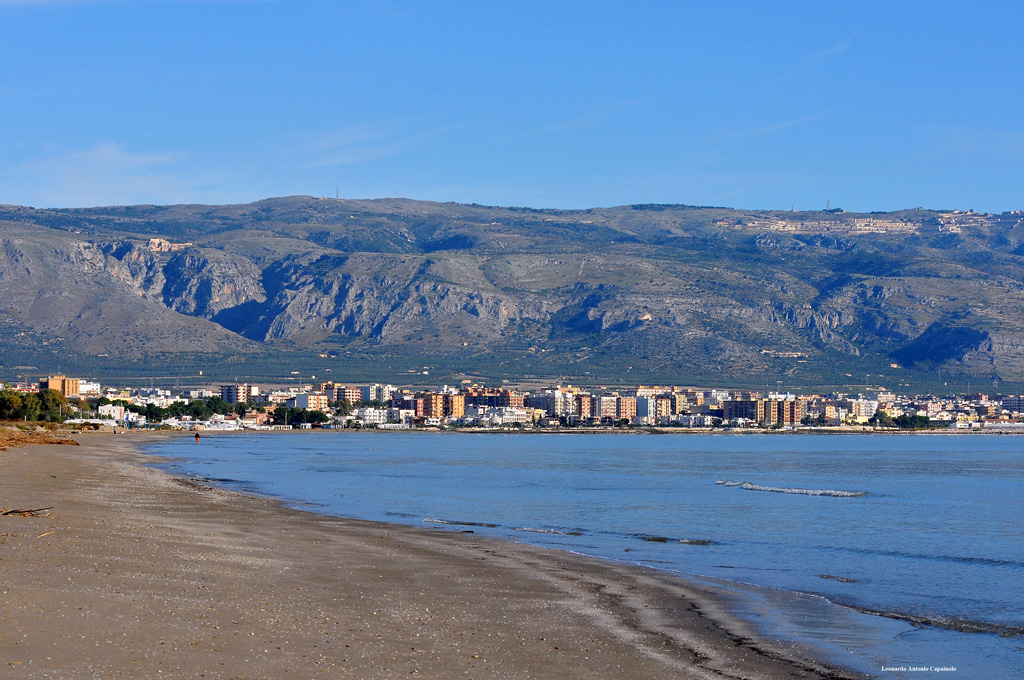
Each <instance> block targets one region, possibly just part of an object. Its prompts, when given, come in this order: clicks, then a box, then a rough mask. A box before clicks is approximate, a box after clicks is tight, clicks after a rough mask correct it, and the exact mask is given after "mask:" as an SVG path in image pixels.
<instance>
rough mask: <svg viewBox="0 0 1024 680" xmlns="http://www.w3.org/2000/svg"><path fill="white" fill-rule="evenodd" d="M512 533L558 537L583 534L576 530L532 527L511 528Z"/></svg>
mask: <svg viewBox="0 0 1024 680" xmlns="http://www.w3.org/2000/svg"><path fill="white" fill-rule="evenodd" d="M512 530H513V531H525V532H526V533H528V534H558V535H559V536H582V535H583V532H582V531H580V530H578V529H570V530H562V529H534V528H532V527H512Z"/></svg>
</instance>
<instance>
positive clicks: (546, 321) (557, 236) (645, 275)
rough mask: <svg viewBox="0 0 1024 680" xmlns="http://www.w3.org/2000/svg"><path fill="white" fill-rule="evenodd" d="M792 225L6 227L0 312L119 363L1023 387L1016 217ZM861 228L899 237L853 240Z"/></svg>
mask: <svg viewBox="0 0 1024 680" xmlns="http://www.w3.org/2000/svg"><path fill="white" fill-rule="evenodd" d="M797 217H800V218H801V219H803V220H804V222H800V221H799V220H797V218H796V217H794V216H793V214H791V213H781V214H779V215H774V214H771V213H747V212H742V211H733V210H725V209H713V208H688V207H685V206H653V207H652V206H626V207H623V208H615V209H602V210H592V211H531V210H522V209H501V208H485V207H483V206H461V205H454V204H433V203H418V202H414V201H404V200H389V201H325V200H317V199H309V198H301V197H297V198H291V199H275V200H271V201H262V202H259V203H256V204H252V205H243V206H213V207H211V206H174V207H166V208H164V207H152V206H141V207H127V208H110V209H91V210H77V211H76V210H69V211H36V210H32V209H27V208H9V207H8V208H0V295H2V296H0V314H7V315H9V316H10V317H11V318H13V319H15V320H16V321H17V322H18V323H20V324H22V325H24V326H25V327H27V328H29V329H30V332H38V333H40V334H50V335H53V336H56V337H60V338H62V339H63V340H64V341H65V342H67V343H70V344H71V345H72V346H74V347H77V348H79V349H81V350H82V351H88V352H99V351H112V352H119V353H125V354H126V355H132V354H139V353H144V352H164V353H174V352H194V351H209V352H233V353H239V352H241V353H247V352H257V351H260V352H262V351H282V352H284V351H289V350H290V349H294V348H307V347H314V348H316V347H323V348H330V347H336V348H344V347H358V348H360V349H361V351H364V352H370V353H372V352H374V351H377V352H389V351H400V352H405V353H408V354H423V355H428V356H438V355H445V356H449V357H453V358H455V359H458V358H459V357H464V358H466V360H467V361H469V360H470V358H471V357H481V356H487V357H488V360H504V361H507V362H512V364H513V365H514V363H515V361H516V357H523V356H527V355H530V356H534V357H543V361H541V364H542V365H546V366H548V367H550V370H551V371H552V372H562V371H563V370H570V369H571V370H578V369H582V367H583V366H585V365H587V364H588V362H593V363H595V364H601V365H603V366H606V367H608V366H610V367H615V366H619V367H623V370H626V369H629V370H632V368H631V367H632V365H633V364H643V365H645V366H647V367H648V368H649V369H650V370H651V371H655V372H660V373H662V374H667V375H668V376H675V378H676V379H680V378H683V377H685V376H687V375H700V376H707V375H716V376H721V377H722V378H730V377H736V376H743V375H769V374H779V373H784V374H786V375H789V376H800V375H805V376H807V380H808V381H810V380H812V378H813V375H814V374H815V372H817V373H819V374H820V373H822V372H823V371H840V372H842V371H843V369H844V368H847V369H849V370H847V371H846V372H847V373H852V372H854V371H859V372H863V371H865V370H867V369H866V367H867V368H870V369H871V370H873V371H875V370H878V368H879V367H888V365H889V364H890V363H899V364H902V365H906V366H911V367H915V366H916V367H919V369H920V368H926V367H932V368H939V369H942V370H946V371H949V372H969V373H972V374H974V375H979V376H989V377H991V376H998V377H1000V378H1002V379H1004V380H1007V379H1008V380H1024V362H1022V361H1021V359H1022V358H1024V341H1022V337H1024V336H1022V331H1024V312H1022V310H1024V256H1022V254H1020V253H1017V252H1016V250H1017V249H1019V248H1020V246H1021V243H1024V228H1022V226H1021V220H1020V216H1017V215H1001V216H971V218H970V219H971V220H972V221H971V222H970V226H969V227H965V228H958V229H959V231H957V232H951V231H949V230H948V229H947V230H945V231H944V230H943V229H944V226H943V225H945V224H947V223H945V222H943V221H942V220H943V219H950V218H948V217H945V216H943V215H942V214H936V213H929V212H928V211H913V212H908V213H899V214H890V215H887V216H883V217H879V216H871V217H870V218H868V217H864V216H854V215H851V216H839V217H837V216H835V215H825V216H822V215H820V214H810V215H806V214H800V215H798V216H797ZM773 220H774V222H773ZM794 220H796V221H795V222H794ZM828 220H831V221H828ZM843 220H846V221H847V222H848V224H849V229H847V230H846V231H843V229H844V227H843V224H846V223H845V222H843ZM855 220H860V222H856V221H855ZM873 221H874V222H873ZM876 222H877V223H884V224H897V223H898V224H901V225H905V224H915V225H918V226H917V227H915V229H914V230H909V231H908V229H905V228H902V227H901V231H899V232H898V233H885V232H884V231H876V232H868V233H863V231H857V229H861V230H863V225H864V224H869V225H870V224H875V223H876ZM805 223H806V224H810V225H816V226H814V227H813V228H812V227H806V226H805ZM780 224H781V225H782V227H779V226H778V225H780ZM766 225H767V226H766ZM794 225H795V226H794ZM821 225H824V226H821ZM837 225H838V226H837ZM817 228H820V229H822V230H823V231H822V232H821V233H815V232H814V229H817ZM154 237H160V238H164V239H167V244H165V245H163V246H159V247H157V246H154V244H153V243H152V242H151V241H150V239H151V238H154ZM0 348H2V347H0ZM538 361H540V359H538ZM545 362H546V363H545ZM794 379H796V378H794Z"/></svg>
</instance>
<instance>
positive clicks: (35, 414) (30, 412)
mask: <svg viewBox="0 0 1024 680" xmlns="http://www.w3.org/2000/svg"><path fill="white" fill-rule="evenodd" d="M41 405H42V402H41V401H40V400H39V395H38V394H33V393H30V394H26V395H24V396H23V397H22V398H21V408H20V409H18V411H17V412H16V413H15V414H14V417H15V418H19V419H25V420H39V408H40V406H41Z"/></svg>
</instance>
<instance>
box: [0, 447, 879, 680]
mask: <svg viewBox="0 0 1024 680" xmlns="http://www.w3.org/2000/svg"><path fill="white" fill-rule="evenodd" d="M164 436H181V435H180V434H177V433H172V434H169V435H162V434H146V435H138V434H137V435H135V436H131V435H129V436H121V435H118V436H117V437H113V436H111V435H105V434H86V435H80V436H78V437H77V439H78V441H80V442H81V444H82V445H81V446H79V447H68V446H55V445H33V446H21V447H18V448H12V449H10V450H7V451H3V452H0V473H2V475H0V479H2V482H0V494H2V499H0V503H2V504H3V505H5V506H7V507H17V508H36V507H45V506H51V505H52V506H54V508H53V510H50V511H49V513H50V514H49V516H47V517H27V518H22V517H18V518H11V517H3V518H0V519H2V520H3V522H2V524H0V534H4V536H3V539H0V540H3V541H4V543H3V544H0V573H2V574H3V582H4V591H5V593H4V595H5V601H6V606H5V607H4V608H3V610H2V614H0V652H2V658H3V659H5V661H6V663H8V664H9V666H8V671H9V672H11V673H16V675H14V676H13V677H26V678H31V677H46V676H47V675H50V676H53V675H57V676H67V675H81V674H84V673H85V672H86V671H90V672H92V673H94V674H96V675H106V674H110V675H116V674H117V673H119V672H121V673H125V674H127V675H153V674H155V673H158V672H160V673H161V674H164V675H168V674H169V675H174V674H178V675H182V676H189V677H193V676H195V675H198V674H205V676H206V677H213V678H219V677H290V676H292V675H293V674H302V675H303V677H309V676H310V674H316V675H319V676H320V677H341V676H343V675H348V674H353V675H354V676H355V677H361V678H378V677H380V678H386V677H399V676H409V677H436V678H448V677H453V676H455V675H456V674H463V675H466V676H467V677H492V678H526V677H543V678H561V677H565V678H570V677H571V678H576V677H588V678H607V677H616V678H621V679H624V680H629V679H632V678H663V677H666V676H672V677H694V678H717V677H733V678H735V677H751V678H753V677H758V678H837V679H838V678H855V677H862V676H859V675H858V674H856V673H854V672H852V671H848V670H846V669H840V668H838V667H835V666H833V665H831V664H827V663H824V662H821V661H818V660H815V659H814V658H813V656H812V652H811V650H805V649H801V648H798V647H796V646H795V645H794V644H793V643H789V642H786V641H773V640H768V639H765V638H763V637H761V636H759V635H757V634H756V633H755V632H754V631H753V629H752V626H751V625H750V624H748V623H746V622H744V621H742V620H740V619H738V618H736V617H734V616H732V615H730V614H729V613H728V612H729V608H730V606H731V602H730V600H729V596H728V593H727V592H726V591H724V590H718V589H715V588H714V587H711V586H705V585H701V584H696V583H691V582H688V581H686V580H684V579H682V578H678V577H675V576H672V575H670V574H666V573H662V572H657V571H655V570H653V569H648V568H645V567H640V566H633V565H628V564H622V563H615V562H611V561H606V560H600V559H597V558H589V557H585V556H582V555H577V554H575V553H569V552H563V551H558V550H551V549H545V548H537V547H533V546H529V545H527V544H520V543H514V542H511V541H504V540H501V539H493V538H486V537H482V536H478V535H472V534H465V533H455V532H452V531H437V530H430V529H425V528H418V527H407V526H404V525H394V524H386V523H379V522H368V521H362V520H352V519H340V518H335V517H331V516H327V515H321V514H317V513H313V512H308V511H304V510H295V509H290V508H287V507H285V506H284V505H282V504H281V503H280V502H278V501H276V500H273V499H269V498H264V497H260V496H253V495H248V494H242V493H237V492H233V491H225V490H221V489H217V488H214V487H209V486H206V485H204V484H202V483H201V482H197V481H195V480H190V479H185V478H176V477H172V476H171V475H169V474H167V473H164V472H162V471H159V470H156V469H154V468H151V467H147V465H149V464H151V463H153V462H156V461H163V460H164V459H157V458H155V457H150V456H148V455H146V454H143V453H142V452H141V451H140V450H139V449H140V447H141V446H142V445H144V443H145V442H147V441H152V440H153V439H157V438H162V437H164Z"/></svg>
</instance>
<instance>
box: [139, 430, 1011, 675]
mask: <svg viewBox="0 0 1024 680" xmlns="http://www.w3.org/2000/svg"><path fill="white" fill-rule="evenodd" d="M150 450H151V452H152V453H155V454H158V455H161V456H168V457H171V458H172V460H171V461H170V462H169V463H168V464H167V465H166V466H165V467H167V468H169V469H171V470H173V471H174V472H176V473H177V474H188V475H193V476H197V477H202V478H205V479H208V480H212V481H213V482H214V483H217V484H220V485H223V486H226V487H228V488H232V489H236V490H243V491H248V492H255V493H260V494H266V495H270V496H274V497H277V498H280V499H282V500H284V501H285V502H286V503H289V504H291V505H294V506H296V507H304V508H308V509H314V510H316V511H318V512H323V513H327V514H331V515H338V516H342V517H354V518H360V519H369V520H382V521H389V522H400V523H404V524H411V525H417V526H423V527H427V528H432V529H438V528H443V529H450V530H459V531H474V532H476V533H481V534H487V535H492V536H500V537H506V538H510V539H514V540H518V541H523V542H529V543H533V544H538V545H543V546H549V547H553V548H560V549H567V550H572V551H575V552H580V553H584V554H589V555H594V556H598V557H605V558H611V559H615V560H620V561H628V562H633V563H638V564H643V565H646V566H650V567H654V568H657V569H662V570H665V571H669V572H675V573H678V574H684V575H696V576H700V577H704V578H707V579H710V580H712V581H714V582H715V583H717V584H718V585H722V584H725V585H727V586H728V587H730V588H731V589H732V590H733V591H734V592H736V593H737V597H738V598H739V599H738V601H739V602H740V603H741V607H742V610H743V611H742V612H741V613H742V614H744V615H746V616H748V617H750V618H751V619H752V620H753V621H754V622H755V623H756V624H757V625H759V626H760V627H761V628H762V629H763V630H764V631H765V632H766V633H768V634H771V635H776V636H781V637H785V638H789V639H794V640H797V641H800V642H804V643H808V642H810V643H813V644H814V645H816V646H817V647H819V649H820V650H822V653H824V654H825V656H827V657H828V658H829V659H830V660H833V661H839V662H842V663H845V664H846V665H848V666H850V667H853V668H856V669H858V670H861V671H866V672H868V673H870V674H872V675H875V676H878V677H885V678H920V677H922V676H935V675H936V674H941V675H942V676H944V677H958V678H962V679H966V678H972V679H973V678H1021V677H1024V437H1016V436H994V435H988V436H986V435H978V434H970V435H958V436H952V435H951V436H939V435H651V434H647V435H612V434H608V435H569V434H560V435H529V434H468V433H401V432H366V433H347V432H346V433H322V434H309V433H303V434H278V433H273V434H254V435H238V434H231V435H219V436H218V435H210V436H205V437H203V438H202V440H201V442H200V443H199V444H196V443H195V442H194V441H193V440H190V439H185V438H183V439H176V440H168V441H164V442H159V443H155V444H153V445H152V447H151V449H150ZM952 668H955V669H956V670H955V671H952V670H938V669H952ZM899 669H907V670H899ZM910 669H926V670H910Z"/></svg>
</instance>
